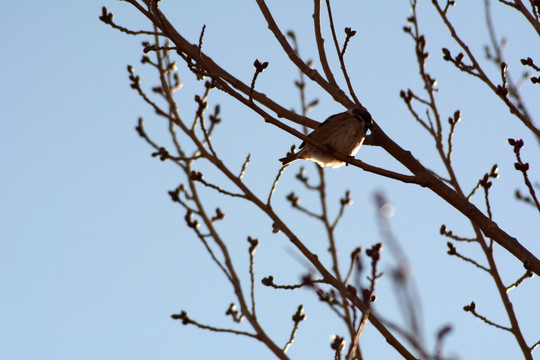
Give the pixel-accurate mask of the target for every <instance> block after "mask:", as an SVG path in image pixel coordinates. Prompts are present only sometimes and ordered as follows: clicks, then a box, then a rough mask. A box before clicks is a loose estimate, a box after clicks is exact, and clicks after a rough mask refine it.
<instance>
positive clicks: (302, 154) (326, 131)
mask: <svg viewBox="0 0 540 360" xmlns="http://www.w3.org/2000/svg"><path fill="white" fill-rule="evenodd" d="M372 127H373V119H372V118H371V115H370V113H369V112H368V111H367V110H366V109H364V108H355V109H349V110H347V111H345V112H342V113H339V114H335V115H332V116H330V117H329V118H328V119H326V120H325V121H324V122H322V123H321V124H319V126H317V127H316V128H315V130H313V131H312V132H311V133H310V134H309V135H308V137H309V138H310V139H312V140H313V141H315V142H316V143H318V144H319V145H320V146H319V147H317V146H315V145H312V144H306V142H303V143H302V144H301V145H300V149H301V150H300V151H299V152H297V153H288V154H287V156H285V157H284V158H281V159H279V161H281V163H282V164H283V165H287V164H289V163H290V162H293V161H295V160H298V159H303V160H311V161H314V162H316V163H317V164H319V165H320V166H321V167H325V166H332V167H333V168H338V167H341V166H343V164H345V163H344V162H343V161H341V160H338V159H336V158H335V157H333V156H332V155H330V154H328V153H327V152H325V150H324V147H326V148H327V149H328V150H333V151H335V152H338V153H341V154H343V155H347V156H351V157H353V156H354V155H356V153H357V152H358V150H359V149H360V146H362V143H363V142H364V139H365V138H366V132H367V130H368V129H370V128H372Z"/></svg>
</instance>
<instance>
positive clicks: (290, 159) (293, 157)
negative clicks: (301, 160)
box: [279, 153, 298, 166]
mask: <svg viewBox="0 0 540 360" xmlns="http://www.w3.org/2000/svg"><path fill="white" fill-rule="evenodd" d="M294 160H298V153H289V154H287V156H285V157H282V158H281V159H279V161H281V164H282V165H283V166H285V165H288V164H289V163H291V162H293V161H294Z"/></svg>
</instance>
